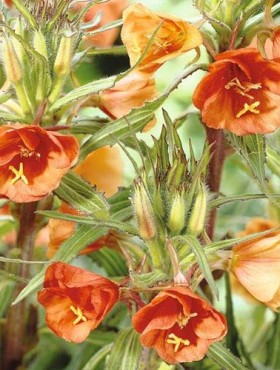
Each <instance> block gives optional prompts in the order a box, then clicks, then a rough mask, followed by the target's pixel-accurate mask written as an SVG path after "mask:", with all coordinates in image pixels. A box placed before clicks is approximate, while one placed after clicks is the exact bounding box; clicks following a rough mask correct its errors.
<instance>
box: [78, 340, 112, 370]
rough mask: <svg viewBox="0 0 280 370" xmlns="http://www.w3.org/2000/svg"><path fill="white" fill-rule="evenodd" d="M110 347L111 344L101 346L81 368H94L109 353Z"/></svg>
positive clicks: (90, 369) (91, 369)
mask: <svg viewBox="0 0 280 370" xmlns="http://www.w3.org/2000/svg"><path fill="white" fill-rule="evenodd" d="M111 349H112V344H107V345H106V346H104V347H102V348H101V349H100V350H99V351H97V352H96V353H95V354H94V355H93V356H92V357H91V358H90V359H89V360H88V362H87V363H86V364H85V366H83V367H82V369H81V370H94V369H96V367H97V366H98V364H100V362H101V361H102V360H104V358H105V357H106V356H107V355H108V354H109V353H110V351H111Z"/></svg>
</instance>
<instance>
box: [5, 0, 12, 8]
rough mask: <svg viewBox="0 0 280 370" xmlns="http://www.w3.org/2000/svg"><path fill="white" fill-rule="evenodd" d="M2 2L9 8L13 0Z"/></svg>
mask: <svg viewBox="0 0 280 370" xmlns="http://www.w3.org/2000/svg"><path fill="white" fill-rule="evenodd" d="M4 3H5V5H6V6H7V7H8V8H11V7H12V6H13V5H14V4H13V0H4Z"/></svg>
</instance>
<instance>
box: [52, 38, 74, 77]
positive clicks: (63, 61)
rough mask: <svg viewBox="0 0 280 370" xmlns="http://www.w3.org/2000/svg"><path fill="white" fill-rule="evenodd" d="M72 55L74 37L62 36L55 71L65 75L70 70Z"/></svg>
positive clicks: (57, 73) (59, 74)
mask: <svg viewBox="0 0 280 370" xmlns="http://www.w3.org/2000/svg"><path fill="white" fill-rule="evenodd" d="M71 55H72V38H71V37H66V36H62V37H61V40H60V44H59V47H58V51H57V55H56V58H55V62H54V71H55V73H56V75H58V76H65V75H67V74H68V73H69V72H70V67H71Z"/></svg>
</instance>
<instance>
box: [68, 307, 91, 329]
mask: <svg viewBox="0 0 280 370" xmlns="http://www.w3.org/2000/svg"><path fill="white" fill-rule="evenodd" d="M70 310H71V311H72V312H73V313H74V315H76V316H77V317H76V319H75V320H74V321H73V325H77V324H79V323H80V322H81V321H84V322H86V321H87V318H86V317H85V316H84V314H83V311H82V310H81V309H80V308H75V307H74V306H70Z"/></svg>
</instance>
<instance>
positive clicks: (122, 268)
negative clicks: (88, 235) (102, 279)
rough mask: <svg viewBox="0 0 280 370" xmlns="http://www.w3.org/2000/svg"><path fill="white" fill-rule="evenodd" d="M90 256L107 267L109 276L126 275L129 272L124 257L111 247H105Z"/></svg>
mask: <svg viewBox="0 0 280 370" xmlns="http://www.w3.org/2000/svg"><path fill="white" fill-rule="evenodd" d="M90 257H91V258H92V259H93V261H94V262H96V263H98V264H99V265H100V266H101V267H103V268H104V269H105V271H106V272H107V274H108V276H126V275H127V274H128V271H127V266H126V262H125V260H124V258H123V257H122V255H121V254H120V253H118V252H117V251H115V250H113V249H111V248H107V247H103V248H101V249H100V250H98V251H96V252H94V253H92V255H91V256H90Z"/></svg>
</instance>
